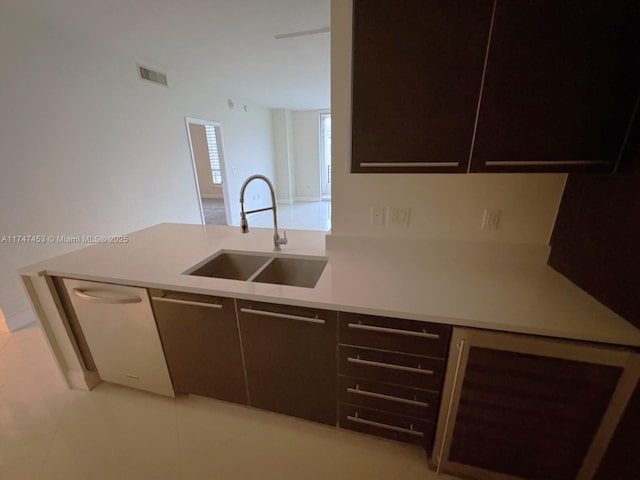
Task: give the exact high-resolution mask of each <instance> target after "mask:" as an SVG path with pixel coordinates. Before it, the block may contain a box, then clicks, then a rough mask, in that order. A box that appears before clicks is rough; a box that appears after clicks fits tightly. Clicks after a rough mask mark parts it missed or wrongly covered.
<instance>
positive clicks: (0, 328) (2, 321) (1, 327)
mask: <svg viewBox="0 0 640 480" xmlns="http://www.w3.org/2000/svg"><path fill="white" fill-rule="evenodd" d="M8 331H9V327H8V326H7V319H6V318H5V317H4V313H2V309H1V308H0V333H4V332H8Z"/></svg>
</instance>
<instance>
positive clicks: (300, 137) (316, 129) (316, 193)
mask: <svg viewBox="0 0 640 480" xmlns="http://www.w3.org/2000/svg"><path fill="white" fill-rule="evenodd" d="M292 127H293V128H292V133H293V158H294V163H295V185H296V187H295V190H296V198H297V199H298V200H300V201H319V200H320V198H321V196H320V111H318V110H298V111H294V112H293V113H292Z"/></svg>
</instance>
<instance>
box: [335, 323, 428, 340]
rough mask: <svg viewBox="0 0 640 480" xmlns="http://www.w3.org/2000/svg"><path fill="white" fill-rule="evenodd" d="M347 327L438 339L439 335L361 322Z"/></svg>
mask: <svg viewBox="0 0 640 480" xmlns="http://www.w3.org/2000/svg"><path fill="white" fill-rule="evenodd" d="M348 326H349V328H356V329H358V330H368V331H370V332H383V333H393V334H395V335H407V336H409V337H422V338H433V339H438V338H440V335H438V334H437V333H429V332H426V331H424V330H423V331H422V332H413V331H411V330H400V329H398V328H387V327H376V326H374V325H366V324H362V323H350V324H349V325H348Z"/></svg>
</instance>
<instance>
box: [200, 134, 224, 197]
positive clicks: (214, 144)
mask: <svg viewBox="0 0 640 480" xmlns="http://www.w3.org/2000/svg"><path fill="white" fill-rule="evenodd" d="M204 128H205V131H206V133H207V145H208V146H209V163H210V164H211V178H212V180H213V184H214V185H222V171H221V169H220V155H219V150H218V144H219V137H218V136H219V130H218V128H217V127H214V126H213V125H205V126H204Z"/></svg>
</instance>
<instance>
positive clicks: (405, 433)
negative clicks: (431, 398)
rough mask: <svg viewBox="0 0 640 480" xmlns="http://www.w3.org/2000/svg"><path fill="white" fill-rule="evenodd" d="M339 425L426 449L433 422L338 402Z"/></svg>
mask: <svg viewBox="0 0 640 480" xmlns="http://www.w3.org/2000/svg"><path fill="white" fill-rule="evenodd" d="M339 425H340V427H341V428H347V429H349V430H356V431H358V432H363V433H368V434H370V435H376V436H378V437H385V438H390V439H392V440H398V441H400V442H404V443H413V444H416V445H421V446H423V447H424V448H425V449H427V450H428V451H431V447H432V446H433V433H434V425H435V424H434V423H433V422H432V421H429V420H420V419H418V418H413V417H405V416H402V415H393V414H391V413H385V412H379V411H376V410H371V409H368V408H363V407H355V406H352V405H345V404H340V414H339Z"/></svg>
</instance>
